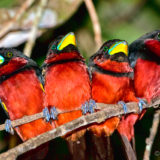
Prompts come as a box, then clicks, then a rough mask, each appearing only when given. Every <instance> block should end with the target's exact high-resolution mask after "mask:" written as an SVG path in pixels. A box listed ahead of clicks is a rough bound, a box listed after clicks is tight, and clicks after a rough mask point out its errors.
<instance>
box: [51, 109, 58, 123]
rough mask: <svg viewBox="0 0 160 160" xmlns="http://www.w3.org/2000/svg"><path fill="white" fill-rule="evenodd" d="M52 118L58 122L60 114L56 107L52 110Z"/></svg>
mask: <svg viewBox="0 0 160 160" xmlns="http://www.w3.org/2000/svg"><path fill="white" fill-rule="evenodd" d="M50 116H51V118H52V119H53V120H57V116H58V112H57V110H56V108H55V107H52V108H51V109H50Z"/></svg>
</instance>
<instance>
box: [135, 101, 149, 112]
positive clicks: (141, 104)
mask: <svg viewBox="0 0 160 160" xmlns="http://www.w3.org/2000/svg"><path fill="white" fill-rule="evenodd" d="M137 99H138V100H139V102H138V107H139V111H140V113H141V112H142V110H143V105H146V104H147V103H146V102H145V101H144V100H143V99H141V98H137Z"/></svg>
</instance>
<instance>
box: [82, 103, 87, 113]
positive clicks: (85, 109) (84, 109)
mask: <svg viewBox="0 0 160 160" xmlns="http://www.w3.org/2000/svg"><path fill="white" fill-rule="evenodd" d="M81 109H82V114H87V112H88V102H87V101H86V102H85V103H84V104H82V107H81Z"/></svg>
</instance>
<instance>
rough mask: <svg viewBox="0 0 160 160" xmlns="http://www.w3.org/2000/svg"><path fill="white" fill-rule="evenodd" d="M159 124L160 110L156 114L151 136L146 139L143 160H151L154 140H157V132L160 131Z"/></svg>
mask: <svg viewBox="0 0 160 160" xmlns="http://www.w3.org/2000/svg"><path fill="white" fill-rule="evenodd" d="M159 122H160V110H158V111H157V112H156V113H155V114H154V117H153V124H152V127H151V129H150V135H149V137H148V138H147V139H146V149H145V152H144V156H143V160H150V155H151V150H152V145H153V142H154V138H155V136H156V133H157V130H158V126H159Z"/></svg>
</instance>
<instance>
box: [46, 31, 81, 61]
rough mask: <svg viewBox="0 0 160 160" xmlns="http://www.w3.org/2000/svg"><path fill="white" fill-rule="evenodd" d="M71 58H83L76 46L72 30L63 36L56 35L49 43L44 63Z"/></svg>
mask: <svg viewBox="0 0 160 160" xmlns="http://www.w3.org/2000/svg"><path fill="white" fill-rule="evenodd" d="M73 59H80V60H83V58H82V57H81V55H80V53H79V51H78V49H77V46H76V38H75V35H74V33H73V32H70V33H68V34H66V35H65V36H63V37H62V36H60V37H58V38H57V39H56V40H54V41H53V42H52V43H51V45H50V46H49V50H48V53H47V58H46V60H45V63H46V64H51V63H55V62H59V61H64V60H73Z"/></svg>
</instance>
